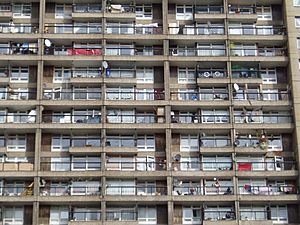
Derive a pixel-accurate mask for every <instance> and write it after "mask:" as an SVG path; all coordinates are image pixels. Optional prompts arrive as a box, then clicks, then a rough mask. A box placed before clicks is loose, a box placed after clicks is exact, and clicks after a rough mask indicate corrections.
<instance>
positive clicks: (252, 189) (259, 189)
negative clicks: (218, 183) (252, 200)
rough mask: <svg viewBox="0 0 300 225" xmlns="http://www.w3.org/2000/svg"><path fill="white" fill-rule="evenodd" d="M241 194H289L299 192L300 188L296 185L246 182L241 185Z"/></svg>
mask: <svg viewBox="0 0 300 225" xmlns="http://www.w3.org/2000/svg"><path fill="white" fill-rule="evenodd" d="M239 194H240V195H287V194H299V188H297V187H296V186H295V185H269V186H255V185H251V184H249V185H248V184H245V185H244V186H239Z"/></svg>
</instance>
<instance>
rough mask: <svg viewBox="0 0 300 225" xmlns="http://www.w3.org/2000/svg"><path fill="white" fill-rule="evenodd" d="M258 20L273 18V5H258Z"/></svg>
mask: <svg viewBox="0 0 300 225" xmlns="http://www.w3.org/2000/svg"><path fill="white" fill-rule="evenodd" d="M256 13H257V19H258V20H272V19H273V17H272V8H271V6H258V7H257V8H256Z"/></svg>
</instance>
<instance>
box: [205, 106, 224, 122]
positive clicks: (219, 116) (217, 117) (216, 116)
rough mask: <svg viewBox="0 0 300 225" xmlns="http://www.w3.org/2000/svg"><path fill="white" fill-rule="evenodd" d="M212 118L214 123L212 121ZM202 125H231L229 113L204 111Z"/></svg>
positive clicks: (215, 110) (213, 110)
mask: <svg viewBox="0 0 300 225" xmlns="http://www.w3.org/2000/svg"><path fill="white" fill-rule="evenodd" d="M210 118H212V121H210ZM201 122H202V123H229V112H228V111H227V110H219V109H218V110H217V109H212V110H202V111H201Z"/></svg>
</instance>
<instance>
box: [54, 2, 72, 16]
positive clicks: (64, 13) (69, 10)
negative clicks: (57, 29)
mask: <svg viewBox="0 0 300 225" xmlns="http://www.w3.org/2000/svg"><path fill="white" fill-rule="evenodd" d="M58 7H63V11H62V12H58ZM71 18H72V5H69V4H55V19H71Z"/></svg>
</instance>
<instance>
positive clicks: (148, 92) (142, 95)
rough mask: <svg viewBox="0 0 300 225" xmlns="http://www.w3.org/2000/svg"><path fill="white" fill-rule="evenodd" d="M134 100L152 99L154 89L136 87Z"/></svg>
mask: <svg viewBox="0 0 300 225" xmlns="http://www.w3.org/2000/svg"><path fill="white" fill-rule="evenodd" d="M135 93H136V100H154V89H150V88H147V89H146V88H145V89H136V90H135Z"/></svg>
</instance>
